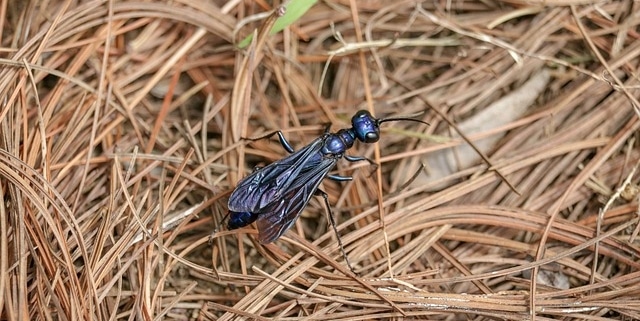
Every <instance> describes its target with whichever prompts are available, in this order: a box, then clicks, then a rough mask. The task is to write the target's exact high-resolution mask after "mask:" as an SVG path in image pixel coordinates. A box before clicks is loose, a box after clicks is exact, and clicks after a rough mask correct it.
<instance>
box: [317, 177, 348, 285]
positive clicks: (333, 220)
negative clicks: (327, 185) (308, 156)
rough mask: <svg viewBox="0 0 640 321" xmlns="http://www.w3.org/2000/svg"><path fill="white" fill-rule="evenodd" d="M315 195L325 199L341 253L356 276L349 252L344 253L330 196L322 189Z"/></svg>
mask: <svg viewBox="0 0 640 321" xmlns="http://www.w3.org/2000/svg"><path fill="white" fill-rule="evenodd" d="M314 194H315V195H319V196H322V198H323V199H324V205H325V206H326V207H327V211H329V220H330V222H331V227H333V232H335V233H336V237H337V238H338V245H339V246H340V251H342V256H343V257H344V260H345V262H347V265H348V266H349V269H350V270H351V272H353V274H356V271H355V270H354V269H353V266H351V262H349V257H348V256H347V252H345V251H344V246H343V245H342V239H341V238H340V234H339V233H338V227H337V226H336V219H335V218H334V217H333V211H332V210H331V204H330V203H329V196H328V195H327V193H325V191H323V190H321V189H317V190H316V191H315V193H314Z"/></svg>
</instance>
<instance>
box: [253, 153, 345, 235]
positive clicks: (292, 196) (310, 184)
mask: <svg viewBox="0 0 640 321" xmlns="http://www.w3.org/2000/svg"><path fill="white" fill-rule="evenodd" d="M318 157H319V159H314V160H313V161H310V162H308V163H307V164H306V165H305V166H304V168H303V170H302V171H301V172H300V173H299V175H297V176H296V177H295V178H294V179H293V181H292V182H291V184H290V185H289V186H288V189H287V190H286V191H285V193H284V195H283V197H282V198H281V199H279V200H278V201H276V202H272V203H271V204H269V206H267V207H265V208H264V209H262V210H261V211H260V215H259V216H258V220H257V221H256V224H257V225H258V232H259V235H258V240H259V241H260V243H270V242H273V241H275V240H276V239H278V238H279V237H280V236H281V235H282V234H284V232H286V231H287V230H288V229H289V228H291V226H293V223H294V222H295V221H296V219H297V218H298V216H300V213H302V210H303V209H304V208H305V207H306V206H307V204H308V203H309V200H310V199H311V197H312V196H313V195H314V194H315V192H316V190H317V189H318V186H319V185H320V182H322V180H323V179H324V178H325V176H327V174H328V173H329V171H330V170H331V169H332V168H333V166H334V165H335V164H336V162H337V161H338V158H335V157H322V155H321V154H320V153H318Z"/></svg>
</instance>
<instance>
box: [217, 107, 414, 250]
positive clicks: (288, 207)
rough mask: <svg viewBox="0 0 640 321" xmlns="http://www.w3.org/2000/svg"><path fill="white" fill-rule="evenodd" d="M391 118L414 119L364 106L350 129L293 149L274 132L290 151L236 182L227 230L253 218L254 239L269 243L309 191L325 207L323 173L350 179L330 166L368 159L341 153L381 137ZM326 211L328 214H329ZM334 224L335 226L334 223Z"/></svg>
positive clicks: (296, 214) (289, 221) (306, 199)
mask: <svg viewBox="0 0 640 321" xmlns="http://www.w3.org/2000/svg"><path fill="white" fill-rule="evenodd" d="M393 120H412V121H417V122H422V121H419V120H415V119H407V118H393V119H376V118H374V117H373V116H372V115H371V114H370V113H369V112H368V111H366V110H360V111H358V112H357V113H356V114H355V115H354V116H353V117H352V118H351V126H352V127H351V128H345V129H341V130H339V131H338V132H336V133H331V132H329V127H327V129H326V130H325V132H324V134H322V136H320V137H318V138H316V139H315V140H313V141H312V142H311V143H310V144H309V145H307V146H305V147H303V148H302V149H300V150H298V151H294V150H293V148H292V147H291V145H290V144H289V143H288V142H287V141H286V139H285V138H284V136H283V135H282V132H279V131H278V132H276V134H278V138H279V139H280V143H281V144H282V145H283V147H284V148H285V149H286V150H287V151H289V152H290V153H291V154H290V155H289V156H287V157H285V158H282V159H280V160H278V161H275V162H273V163H271V164H269V165H267V166H265V167H263V168H260V169H257V170H256V171H254V172H253V173H251V174H250V175H249V176H247V177H245V178H244V179H242V180H241V181H240V182H238V185H237V187H236V188H235V189H234V190H233V192H232V193H231V196H230V197H229V204H228V205H229V222H228V224H227V228H228V229H229V230H232V229H236V228H240V227H243V226H247V225H249V224H251V223H253V222H256V224H257V226H258V232H259V235H258V240H259V241H260V242H261V243H269V242H272V241H275V240H276V239H278V238H279V237H280V236H281V235H282V234H284V233H285V232H286V231H287V230H288V229H289V228H291V226H292V225H293V223H294V222H295V221H296V219H297V218H298V217H299V216H300V213H301V212H302V210H303V209H304V208H305V206H306V205H307V204H308V203H309V200H310V199H311V196H312V195H321V196H323V197H324V198H325V203H326V205H327V207H329V203H328V201H327V196H326V193H324V192H323V191H321V190H318V186H319V185H320V182H322V180H323V179H324V178H325V177H328V178H330V179H333V180H337V181H346V180H351V179H352V178H351V177H348V176H338V175H329V171H330V170H331V169H332V168H333V167H334V166H335V164H336V163H337V162H338V160H339V159H340V158H342V157H344V158H345V159H346V160H348V161H352V162H355V161H362V160H368V161H369V162H371V163H373V161H371V160H369V159H367V158H364V157H357V156H348V155H345V154H344V153H345V152H346V151H347V150H348V149H350V148H351V147H353V144H354V142H355V141H356V140H359V141H361V142H364V143H375V142H377V141H378V140H379V139H380V123H382V122H385V121H393ZM329 211H330V218H331V220H332V223H334V222H333V216H332V214H331V209H330V208H329ZM333 225H334V229H335V224H333Z"/></svg>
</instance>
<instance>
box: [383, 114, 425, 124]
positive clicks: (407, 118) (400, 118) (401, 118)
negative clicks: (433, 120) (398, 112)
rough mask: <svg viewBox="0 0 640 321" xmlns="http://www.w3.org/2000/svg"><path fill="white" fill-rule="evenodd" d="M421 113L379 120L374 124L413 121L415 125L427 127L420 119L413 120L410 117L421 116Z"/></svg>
mask: <svg viewBox="0 0 640 321" xmlns="http://www.w3.org/2000/svg"><path fill="white" fill-rule="evenodd" d="M422 114H423V113H417V114H412V115H406V116H397V117H387V118H381V119H376V123H377V124H378V125H380V124H382V123H385V122H389V121H402V120H406V121H413V122H417V123H421V124H425V125H429V123H427V122H425V121H422V120H420V119H415V118H412V117H417V116H420V115H422Z"/></svg>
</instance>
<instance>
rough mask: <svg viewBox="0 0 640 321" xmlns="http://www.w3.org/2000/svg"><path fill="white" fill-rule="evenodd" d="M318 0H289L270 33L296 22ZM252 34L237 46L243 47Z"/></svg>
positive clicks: (248, 41)
mask: <svg viewBox="0 0 640 321" xmlns="http://www.w3.org/2000/svg"><path fill="white" fill-rule="evenodd" d="M316 2H318V0H291V1H289V3H288V4H287V6H286V9H287V11H286V12H285V14H284V15H283V16H282V17H280V18H278V20H276V22H275V24H274V25H273V28H271V31H270V32H269V34H270V35H274V34H276V33H277V32H280V31H282V30H283V29H284V28H286V27H288V26H290V25H291V24H292V23H294V22H296V21H297V20H298V19H300V17H302V15H303V14H305V13H306V12H307V11H309V9H311V7H313V5H314V4H316ZM252 38H253V34H250V35H249V36H247V37H246V38H244V39H243V40H242V41H241V42H240V43H239V44H238V48H244V47H246V46H248V45H249V43H251V40H252Z"/></svg>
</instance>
